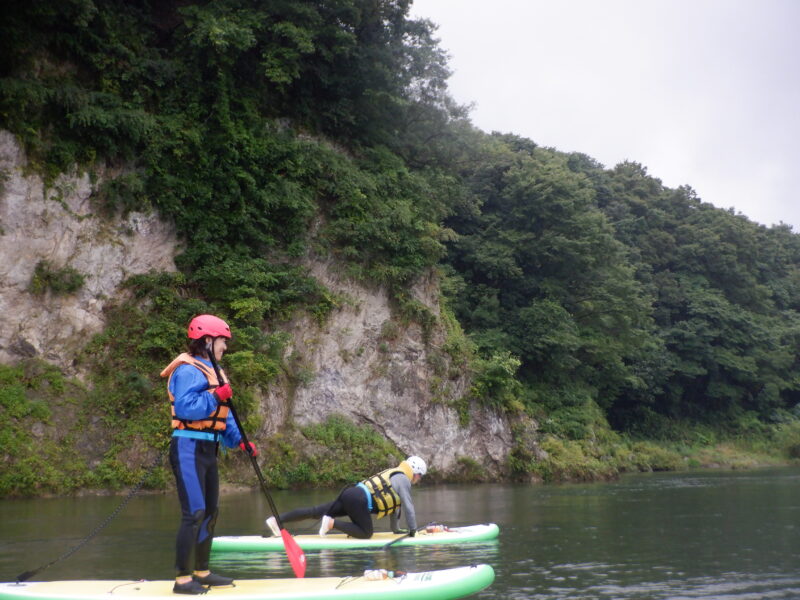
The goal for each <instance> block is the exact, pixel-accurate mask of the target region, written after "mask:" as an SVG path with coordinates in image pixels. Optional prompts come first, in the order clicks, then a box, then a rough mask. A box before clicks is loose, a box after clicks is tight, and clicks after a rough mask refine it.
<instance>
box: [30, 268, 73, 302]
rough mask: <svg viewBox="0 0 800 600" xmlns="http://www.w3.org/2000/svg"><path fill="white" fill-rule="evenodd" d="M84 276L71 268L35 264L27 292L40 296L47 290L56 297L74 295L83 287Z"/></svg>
mask: <svg viewBox="0 0 800 600" xmlns="http://www.w3.org/2000/svg"><path fill="white" fill-rule="evenodd" d="M85 282H86V276H85V275H83V274H82V273H80V272H79V271H77V270H76V269H73V268H72V267H68V266H67V267H61V268H56V267H54V266H53V265H51V264H50V262H49V261H46V260H40V261H39V262H38V263H36V267H35V268H34V271H33V277H31V282H30V284H29V285H28V291H29V292H30V293H31V294H33V295H35V296H42V295H44V293H45V292H47V291H48V290H49V291H50V292H52V293H53V294H56V295H66V294H74V293H75V292H77V291H78V290H79V289H81V288H82V287H83V284H84V283H85Z"/></svg>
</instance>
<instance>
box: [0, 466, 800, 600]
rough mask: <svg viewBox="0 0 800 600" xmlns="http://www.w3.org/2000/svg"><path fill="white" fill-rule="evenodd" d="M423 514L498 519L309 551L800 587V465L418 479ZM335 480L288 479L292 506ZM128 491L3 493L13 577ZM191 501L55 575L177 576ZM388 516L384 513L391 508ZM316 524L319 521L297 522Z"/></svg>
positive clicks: (556, 578) (712, 592) (708, 588)
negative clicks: (302, 488) (582, 477)
mask: <svg viewBox="0 0 800 600" xmlns="http://www.w3.org/2000/svg"><path fill="white" fill-rule="evenodd" d="M414 494H415V505H416V508H417V515H418V520H419V521H420V522H422V523H427V522H429V521H438V522H443V523H446V524H448V525H453V526H455V525H466V524H474V523H485V522H495V523H497V524H498V525H499V526H500V538H499V540H497V541H495V542H494V543H488V544H487V543H480V544H463V545H461V546H457V547H456V546H420V547H403V546H400V547H392V548H390V549H389V550H383V549H378V550H376V549H362V550H350V551H332V550H322V551H309V552H308V553H307V557H308V564H309V568H308V575H309V576H344V575H358V574H360V573H363V571H364V570H365V569H368V568H376V567H377V568H385V569H387V570H393V571H422V570H429V569H440V568H449V567H455V566H463V565H467V564H472V563H488V564H490V565H492V566H493V567H494V569H495V572H496V579H495V582H494V583H493V584H492V586H490V587H489V588H488V589H486V590H484V591H482V592H480V593H479V594H477V595H476V596H474V598H478V599H480V600H488V599H493V600H494V599H496V600H500V599H503V600H505V599H508V598H510V599H514V600H523V599H525V600H530V599H542V600H544V599H545V598H546V599H547V600H559V599H564V600H566V599H569V600H575V599H584V598H585V599H587V600H588V599H593V600H597V599H613V600H662V599H663V600H667V599H669V600H679V599H684V598H686V599H689V598H691V599H697V598H709V599H714V600H720V599H721V600H729V599H730V600H750V599H756V598H759V599H761V598H778V599H783V598H800V571H798V568H797V566H798V565H799V564H800V469H798V468H793V469H774V470H762V471H750V472H730V471H725V472H723V471H720V472H703V473H670V474H647V475H635V476H626V477H623V478H622V479H621V480H620V481H616V482H609V483H598V484H579V485H534V486H531V485H491V484H486V485H463V486H459V485H452V486H451V485H448V486H425V485H423V486H420V487H419V488H415V490H414ZM330 495H331V491H330V490H319V491H311V492H276V493H275V494H274V499H275V502H276V504H277V506H278V507H279V508H280V509H281V510H288V509H290V508H294V507H296V506H304V505H311V504H318V503H320V502H322V501H324V500H325V499H327V498H329V497H330ZM119 501H120V498H108V497H106V498H80V499H50V500H25V501H0V520H1V522H2V523H3V534H2V536H0V580H2V581H10V580H13V579H14V578H15V577H16V575H18V574H19V573H21V572H22V571H24V570H28V569H32V568H35V567H38V566H40V565H41V564H43V563H45V562H47V561H50V560H52V559H54V558H56V557H57V556H58V555H59V554H61V553H62V552H64V551H65V550H67V549H69V548H70V547H72V546H73V545H74V544H76V543H78V542H80V541H81V539H82V538H83V537H84V536H86V535H87V534H88V533H89V532H90V531H92V529H94V527H96V526H97V524H98V523H100V522H102V521H103V519H105V517H106V516H107V515H108V514H110V513H111V512H112V511H113V509H114V508H115V507H116V506H117V504H118V503H119ZM268 514H269V508H268V506H267V503H266V500H265V499H264V497H263V496H262V495H261V494H260V493H259V492H258V491H256V490H254V491H252V492H246V493H236V494H227V495H225V496H224V497H223V499H222V503H221V514H220V519H219V524H218V527H217V531H218V533H220V534H221V535H258V534H260V533H262V532H263V529H264V518H265V517H266V516H267V515H268ZM178 515H179V508H178V504H177V501H176V499H175V498H174V497H172V496H171V495H154V496H141V497H136V498H135V499H134V500H133V501H132V502H131V503H130V504H129V505H128V506H127V507H126V508H125V510H124V511H123V512H122V513H121V514H120V515H119V516H118V517H117V518H116V519H115V520H114V521H113V522H112V523H111V524H110V525H109V527H108V528H107V529H105V530H103V532H102V533H101V534H100V535H99V536H97V538H95V539H94V540H92V541H91V542H90V543H89V544H87V545H86V546H85V547H83V548H82V549H81V550H80V551H79V552H77V553H76V554H74V555H73V556H72V557H71V558H69V559H68V560H65V561H63V562H59V563H58V564H56V565H53V566H52V567H51V568H49V569H47V570H46V571H44V572H43V573H42V574H41V576H40V577H39V578H38V579H39V580H42V579H75V578H78V579H81V578H87V579H89V578H91V579H97V578H108V579H135V578H145V579H168V578H170V577H172V560H173V556H172V552H173V546H174V535H175V529H176V527H177V524H178ZM379 524H380V525H381V527H380V528H381V529H385V527H386V525H385V524H384V522H383V521H382V522H379ZM291 525H292V527H290V529H289V530H290V532H292V533H294V534H299V533H315V531H316V528H317V527H318V524H316V523H314V522H307V523H305V524H304V526H303V527H295V526H294V525H295V524H291ZM212 565H213V567H214V569H216V570H218V571H220V572H225V573H229V574H231V575H233V576H235V577H238V578H256V577H257V578H261V577H292V570H291V567H290V565H289V562H288V559H287V558H286V556H285V554H284V553H283V552H273V553H262V554H258V553H252V554H250V553H241V554H232V553H224V554H220V555H218V556H214V557H213V558H212Z"/></svg>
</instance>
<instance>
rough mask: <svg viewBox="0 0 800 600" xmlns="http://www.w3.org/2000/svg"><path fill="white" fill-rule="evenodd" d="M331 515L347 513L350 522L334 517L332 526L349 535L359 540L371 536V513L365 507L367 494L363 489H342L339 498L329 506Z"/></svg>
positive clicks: (336, 515) (337, 515)
mask: <svg viewBox="0 0 800 600" xmlns="http://www.w3.org/2000/svg"><path fill="white" fill-rule="evenodd" d="M328 515H329V516H331V517H341V516H344V515H347V516H348V517H350V521H352V522H351V523H348V522H347V521H343V520H342V519H341V518H339V519H337V518H334V520H333V526H334V527H335V528H336V529H338V530H339V531H342V532H344V533H346V534H347V535H349V536H350V537H354V538H358V539H361V540H364V539H369V538H371V537H372V531H373V529H372V515H370V513H369V508H367V496H366V494H365V493H364V490H363V489H362V488H359V487H351V488H348V489H346V490H344V491H343V492H342V493H341V495H340V496H339V498H337V499H336V501H335V502H334V506H332V507H331V513H328Z"/></svg>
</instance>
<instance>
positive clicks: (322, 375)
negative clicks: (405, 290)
mask: <svg viewBox="0 0 800 600" xmlns="http://www.w3.org/2000/svg"><path fill="white" fill-rule="evenodd" d="M310 268H311V272H312V274H313V275H314V276H315V277H316V278H317V279H318V280H319V281H320V282H322V283H323V284H324V285H325V286H326V287H327V288H328V289H331V290H333V291H335V292H337V293H339V294H341V295H343V296H344V297H346V298H348V299H349V301H348V302H346V303H345V304H344V305H343V306H342V308H340V309H339V310H337V311H336V312H335V313H334V314H333V315H332V316H331V317H330V318H329V319H328V320H327V321H326V323H325V324H324V325H323V326H322V327H320V326H318V325H317V324H316V323H314V322H313V321H311V320H310V319H305V318H304V319H301V320H299V321H297V322H295V323H294V324H293V325H292V330H291V333H292V340H293V341H292V344H293V346H292V347H291V348H290V349H289V350H288V353H289V354H290V355H291V354H294V355H296V356H299V357H301V360H302V361H303V367H302V368H304V369H306V373H307V376H306V378H304V383H302V384H301V385H298V386H297V388H296V389H295V391H294V394H293V396H292V397H291V398H287V397H280V396H278V395H276V394H273V395H272V396H271V397H270V398H269V399H267V404H268V405H269V414H271V415H272V416H273V417H276V416H278V415H284V414H287V413H288V414H290V415H291V417H292V418H293V420H294V421H295V422H296V423H298V424H299V425H305V424H310V423H319V422H321V421H324V420H325V419H326V418H327V416H328V415H330V414H341V415H345V416H347V417H349V418H350V419H351V420H352V421H354V422H356V423H362V424H364V423H368V424H370V425H372V426H373V427H374V428H375V429H376V430H378V431H380V432H381V433H382V434H383V435H385V436H386V437H387V438H388V439H389V440H391V441H392V442H394V443H395V445H397V447H398V448H400V449H401V450H403V451H404V452H406V453H407V454H418V455H419V456H422V457H423V458H424V459H425V460H426V461H427V462H428V465H429V467H433V468H435V469H437V470H438V471H439V472H440V473H453V472H454V471H456V470H457V467H458V463H459V459H465V458H466V459H469V460H472V461H474V462H475V463H477V464H478V465H480V468H481V469H482V470H483V471H484V472H485V474H486V475H487V476H490V477H495V476H497V475H499V474H500V473H501V472H503V471H504V469H505V463H506V458H507V456H508V453H509V451H510V448H511V446H512V437H511V430H510V427H509V423H508V421H507V419H506V418H505V417H504V416H502V415H499V414H497V413H496V412H493V411H489V410H486V409H479V408H477V407H472V410H471V414H470V420H469V423H468V424H466V426H462V425H461V424H460V422H459V416H458V412H457V411H456V409H455V408H453V407H452V406H451V405H450V403H452V402H454V401H456V400H458V399H459V398H460V397H462V396H463V395H464V393H465V391H466V388H467V386H468V385H469V380H468V378H467V376H466V374H464V373H461V374H460V375H458V376H456V377H455V378H452V379H448V380H447V385H445V386H444V387H443V390H441V391H440V392H439V393H438V394H436V395H434V394H433V393H432V390H431V387H432V386H431V382H433V381H435V380H436V381H438V378H439V376H437V375H436V374H435V373H434V367H433V366H432V365H431V364H430V361H429V360H428V359H429V356H428V354H429V352H432V351H433V349H434V348H437V347H439V346H440V345H441V342H442V341H443V338H442V336H443V333H442V332H441V331H436V332H434V333H433V334H432V338H431V339H430V340H429V343H428V344H426V343H425V340H424V338H423V332H422V330H421V328H420V327H419V326H417V325H410V326H405V327H398V326H395V325H394V321H393V317H392V313H391V310H390V304H389V299H388V297H387V296H386V295H385V293H383V292H382V291H376V290H367V289H365V288H363V287H361V286H358V285H354V284H353V283H352V282H350V281H348V280H346V279H344V278H340V277H338V276H337V275H336V273H335V269H334V268H333V266H332V265H329V264H326V263H323V262H316V263H314V264H312V265H310ZM414 294H415V296H416V299H417V300H419V301H421V302H422V303H423V304H425V305H426V306H427V307H428V308H430V309H431V310H432V311H433V312H434V313H436V314H438V311H439V306H438V301H437V298H438V286H437V284H436V282H435V281H434V280H433V279H429V280H427V281H422V282H420V283H418V285H417V286H416V288H415V289H414ZM387 330H390V331H392V334H391V335H389V336H387V333H386V332H387ZM445 360H446V359H445ZM434 398H435V399H434ZM267 421H270V419H269V418H268V419H267ZM273 427H274V419H273V423H272V424H270V423H269V422H268V423H267V424H265V428H266V432H268V431H269V430H270V429H272V428H273Z"/></svg>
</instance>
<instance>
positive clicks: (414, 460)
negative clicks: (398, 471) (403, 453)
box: [406, 456, 428, 475]
mask: <svg viewBox="0 0 800 600" xmlns="http://www.w3.org/2000/svg"><path fill="white" fill-rule="evenodd" d="M406 462H407V463H408V464H409V466H410V467H411V472H412V473H414V474H415V475H425V473H427V472H428V466H427V465H426V464H425V461H424V460H422V459H421V458H420V457H419V456H409V457H408V458H407V459H406Z"/></svg>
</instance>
